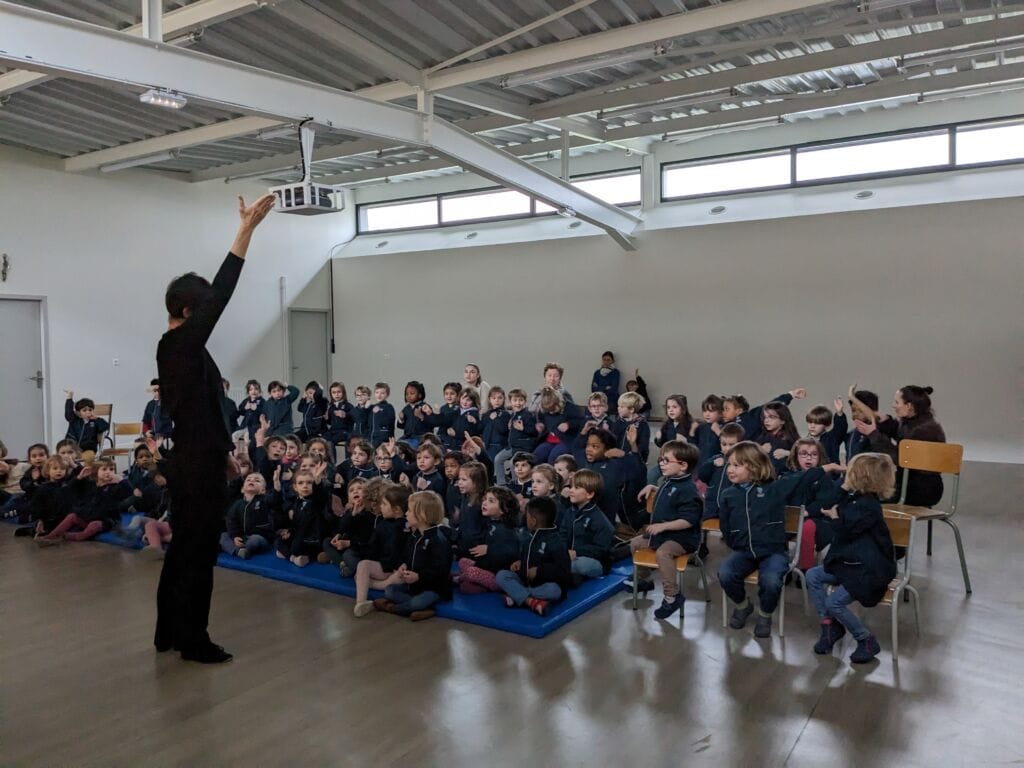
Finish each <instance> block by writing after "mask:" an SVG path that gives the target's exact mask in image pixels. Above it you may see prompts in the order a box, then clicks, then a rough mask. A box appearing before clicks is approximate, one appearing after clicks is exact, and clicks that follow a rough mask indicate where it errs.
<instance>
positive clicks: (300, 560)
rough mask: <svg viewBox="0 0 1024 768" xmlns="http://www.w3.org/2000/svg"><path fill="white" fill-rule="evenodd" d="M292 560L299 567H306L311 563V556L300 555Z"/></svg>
mask: <svg viewBox="0 0 1024 768" xmlns="http://www.w3.org/2000/svg"><path fill="white" fill-rule="evenodd" d="M292 562H293V563H295V565H297V566H298V567H299V568H305V567H306V566H307V565H309V558H308V557H306V556H305V555H298V556H297V557H294V558H292Z"/></svg>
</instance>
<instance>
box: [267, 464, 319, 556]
mask: <svg viewBox="0 0 1024 768" xmlns="http://www.w3.org/2000/svg"><path fill="white" fill-rule="evenodd" d="M325 467H326V465H323V464H321V465H319V466H318V467H317V468H316V469H315V470H313V472H302V471H299V472H296V473H295V477H293V478H292V489H293V491H294V492H295V499H294V501H292V502H291V503H287V502H285V501H283V500H282V499H281V495H280V494H281V482H280V480H281V478H280V470H279V473H278V475H277V476H276V477H275V478H274V492H275V499H276V500H277V503H278V509H277V514H276V515H275V519H274V527H275V528H277V531H278V538H277V542H276V543H275V545H274V548H275V550H276V551H277V556H278V557H280V558H281V559H287V560H289V561H291V563H292V564H293V565H296V566H298V567H299V568H304V567H305V566H307V565H309V558H310V557H315V556H316V555H317V553H319V552H320V548H321V539H322V536H323V526H324V520H325V512H326V510H327V499H328V495H329V494H328V491H327V486H326V485H325V484H324V483H323V472H324V470H325Z"/></svg>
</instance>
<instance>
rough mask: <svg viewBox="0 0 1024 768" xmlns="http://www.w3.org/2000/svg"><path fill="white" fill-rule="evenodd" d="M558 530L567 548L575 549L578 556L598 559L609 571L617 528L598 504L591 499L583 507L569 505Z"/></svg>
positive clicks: (606, 570)
mask: <svg viewBox="0 0 1024 768" xmlns="http://www.w3.org/2000/svg"><path fill="white" fill-rule="evenodd" d="M558 532H559V534H560V535H561V537H562V541H564V542H565V548H566V549H572V550H575V551H576V557H589V558H592V559H594V560H597V561H598V562H600V563H601V565H603V566H604V570H605V573H607V572H608V568H609V565H610V564H611V563H610V560H611V552H612V544H613V543H614V539H615V528H613V527H612V524H611V522H610V521H609V520H608V517H607V515H605V513H604V512H602V511H601V509H600V508H599V507H598V506H597V504H595V503H594V502H593V501H591V502H590V503H589V504H586V505H585V506H583V507H576V506H571V507H569V510H568V512H567V514H565V515H563V516H562V525H561V526H559V529H558Z"/></svg>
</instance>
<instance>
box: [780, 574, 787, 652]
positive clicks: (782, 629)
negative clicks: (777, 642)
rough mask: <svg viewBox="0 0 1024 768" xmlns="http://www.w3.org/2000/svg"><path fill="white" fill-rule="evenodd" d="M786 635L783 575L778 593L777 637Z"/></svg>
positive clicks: (784, 582)
mask: <svg viewBox="0 0 1024 768" xmlns="http://www.w3.org/2000/svg"><path fill="white" fill-rule="evenodd" d="M785 636H786V580H785V577H783V580H782V591H781V592H780V593H779V637H785Z"/></svg>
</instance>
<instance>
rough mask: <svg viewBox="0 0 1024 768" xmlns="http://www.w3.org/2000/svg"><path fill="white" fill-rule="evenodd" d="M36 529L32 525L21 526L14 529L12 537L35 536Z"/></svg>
mask: <svg viewBox="0 0 1024 768" xmlns="http://www.w3.org/2000/svg"><path fill="white" fill-rule="evenodd" d="M35 535H36V527H35V526H34V525H22V526H20V527H18V528H15V529H14V536H15V537H16V538H24V537H26V536H35Z"/></svg>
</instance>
